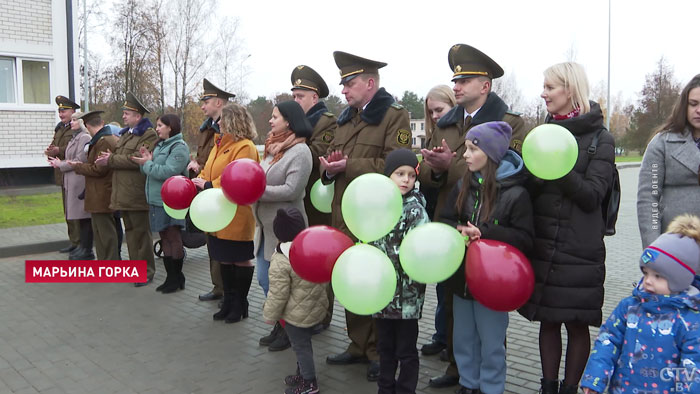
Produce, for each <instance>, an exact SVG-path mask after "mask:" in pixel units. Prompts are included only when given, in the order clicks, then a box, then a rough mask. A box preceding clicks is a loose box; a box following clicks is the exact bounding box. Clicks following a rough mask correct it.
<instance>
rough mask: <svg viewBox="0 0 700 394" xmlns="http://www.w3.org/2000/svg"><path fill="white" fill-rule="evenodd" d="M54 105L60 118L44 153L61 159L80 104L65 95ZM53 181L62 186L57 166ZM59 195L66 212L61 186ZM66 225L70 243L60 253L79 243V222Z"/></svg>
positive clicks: (67, 221)
mask: <svg viewBox="0 0 700 394" xmlns="http://www.w3.org/2000/svg"><path fill="white" fill-rule="evenodd" d="M56 105H58V118H59V119H60V120H61V121H60V122H58V124H56V127H55V128H54V134H53V140H52V141H51V144H50V145H49V146H48V147H47V148H46V150H45V151H44V154H45V155H46V156H47V157H56V158H59V159H61V160H65V159H66V155H65V154H66V147H67V146H68V142H69V141H70V140H71V138H73V131H72V130H71V129H70V120H71V116H72V115H73V114H74V113H75V110H76V109H79V108H80V106H79V105H78V104H76V103H74V102H73V101H72V100H71V99H69V98H68V97H65V96H56ZM53 175H54V182H56V184H57V185H58V186H63V173H62V172H61V170H59V169H58V168H55V169H54V172H53ZM61 196H62V198H63V214H64V217H65V213H66V192H65V190H64V189H63V187H61ZM66 224H67V225H68V239H69V240H70V245H68V246H67V247H65V248H63V249H61V250H60V251H59V252H61V253H69V252H72V251H74V250H75V248H77V247H78V245H79V244H80V222H79V221H78V220H66Z"/></svg>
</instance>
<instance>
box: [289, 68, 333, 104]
mask: <svg viewBox="0 0 700 394" xmlns="http://www.w3.org/2000/svg"><path fill="white" fill-rule="evenodd" d="M294 90H309V91H312V92H316V94H317V95H318V98H324V97H328V85H326V81H324V80H323V78H322V77H321V76H320V75H319V74H318V73H317V72H316V70H314V69H313V68H311V67H309V66H304V65H300V66H296V67H294V70H292V91H294ZM302 108H303V106H302Z"/></svg>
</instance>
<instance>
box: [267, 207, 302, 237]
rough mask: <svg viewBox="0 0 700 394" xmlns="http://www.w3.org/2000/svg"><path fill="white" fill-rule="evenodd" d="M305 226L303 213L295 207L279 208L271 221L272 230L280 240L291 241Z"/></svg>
mask: <svg viewBox="0 0 700 394" xmlns="http://www.w3.org/2000/svg"><path fill="white" fill-rule="evenodd" d="M305 228H306V222H305V221H304V215H302V214H301V212H299V210H298V209H296V208H286V209H284V208H280V209H278V210H277V216H275V219H274V220H273V221H272V231H273V232H274V233H275V237H277V240H279V241H280V242H291V241H293V240H294V237H296V236H297V234H299V233H300V232H301V231H302V230H304V229H305Z"/></svg>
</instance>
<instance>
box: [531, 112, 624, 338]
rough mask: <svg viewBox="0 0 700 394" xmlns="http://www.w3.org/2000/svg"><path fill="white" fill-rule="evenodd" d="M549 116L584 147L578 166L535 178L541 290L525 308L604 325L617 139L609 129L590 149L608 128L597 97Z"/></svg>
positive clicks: (548, 317)
mask: <svg viewBox="0 0 700 394" xmlns="http://www.w3.org/2000/svg"><path fill="white" fill-rule="evenodd" d="M547 122H548V123H554V124H558V125H560V126H563V127H565V128H566V129H568V130H569V131H570V132H571V134H573V135H574V137H576V140H577V142H578V149H579V152H578V159H577V160H576V164H575V165H574V168H573V170H571V171H570V172H569V173H568V174H567V175H565V176H564V177H562V178H560V179H556V180H552V181H543V180H541V179H538V178H535V177H530V178H529V181H528V188H529V191H530V195H531V196H532V201H533V208H534V212H535V249H534V251H533V254H532V256H531V262H532V267H533V269H534V271H535V290H534V292H533V294H532V297H530V300H529V301H528V303H527V304H525V305H524V306H523V307H522V308H521V309H520V313H521V314H522V315H523V316H525V317H526V318H528V319H530V320H537V321H547V322H569V321H575V322H579V323H584V324H588V325H594V326H600V323H601V320H602V313H601V307H602V306H603V290H604V289H603V282H604V281H605V244H604V243H603V234H604V225H603V214H602V209H601V208H602V207H601V206H602V201H603V197H605V194H606V191H607V189H608V186H609V185H610V183H611V182H612V172H613V166H614V162H615V151H614V146H615V141H614V139H613V137H612V135H611V134H610V133H609V132H607V130H606V131H604V132H603V133H602V134H601V136H600V140H599V141H598V147H597V149H596V153H595V154H594V155H592V156H590V155H589V153H588V147H589V146H590V145H591V142H592V140H593V137H594V136H595V135H596V134H597V133H598V131H600V130H601V129H603V128H604V126H603V113H602V112H601V110H600V106H599V105H598V104H596V103H594V102H591V111H590V112H588V113H585V114H581V115H579V116H577V117H574V118H571V119H565V120H559V121H556V120H552V119H550V118H548V119H547Z"/></svg>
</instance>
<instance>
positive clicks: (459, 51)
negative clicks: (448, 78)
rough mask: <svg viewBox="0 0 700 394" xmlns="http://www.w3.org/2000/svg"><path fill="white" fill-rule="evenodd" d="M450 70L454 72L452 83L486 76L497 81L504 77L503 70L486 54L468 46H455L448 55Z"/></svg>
mask: <svg viewBox="0 0 700 394" xmlns="http://www.w3.org/2000/svg"><path fill="white" fill-rule="evenodd" d="M447 61H448V62H449V63H450V69H452V71H453V72H454V75H453V76H452V82H454V81H456V80H458V79H462V78H471V77H478V76H484V77H488V78H491V79H496V78H499V77H502V76H503V69H502V68H501V66H499V65H498V63H496V62H495V61H493V59H491V58H490V57H488V56H486V54H485V53H483V52H481V51H480V50H478V49H476V48H474V47H473V46H471V45H467V44H455V45H453V46H452V48H450V52H449V53H448V54H447Z"/></svg>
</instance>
